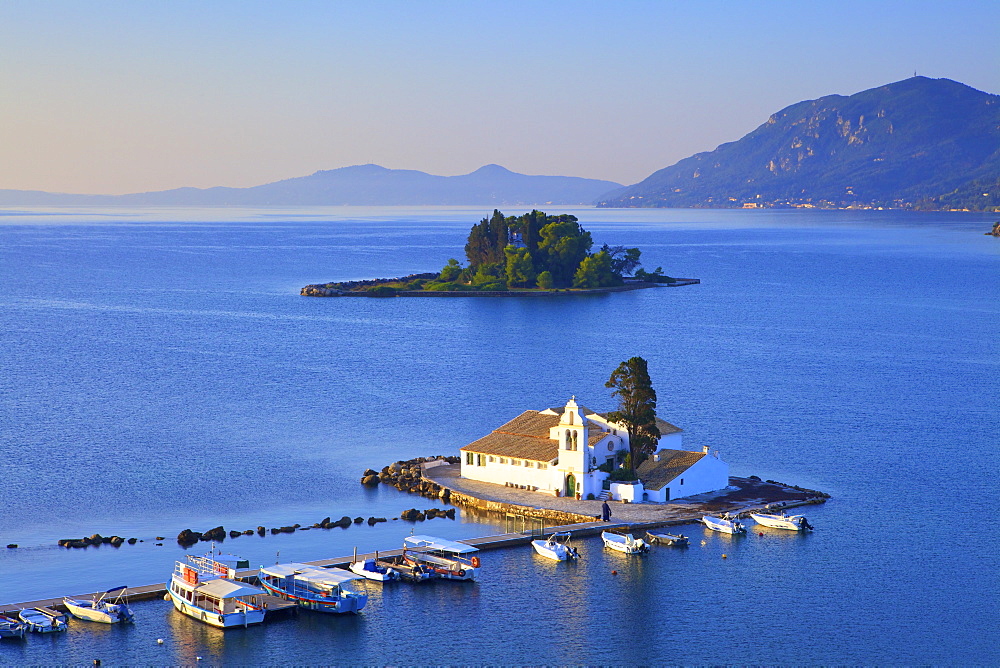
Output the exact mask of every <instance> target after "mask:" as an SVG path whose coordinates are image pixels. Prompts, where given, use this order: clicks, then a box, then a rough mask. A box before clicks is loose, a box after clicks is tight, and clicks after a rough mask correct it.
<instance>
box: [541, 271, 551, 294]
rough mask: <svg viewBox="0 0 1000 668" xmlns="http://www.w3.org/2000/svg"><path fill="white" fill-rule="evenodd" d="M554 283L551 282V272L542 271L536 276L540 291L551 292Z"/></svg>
mask: <svg viewBox="0 0 1000 668" xmlns="http://www.w3.org/2000/svg"><path fill="white" fill-rule="evenodd" d="M553 285H555V283H554V282H553V280H552V272H551V271H543V272H542V273H540V274H539V275H538V287H539V288H541V289H542V290H551V289H552V286H553Z"/></svg>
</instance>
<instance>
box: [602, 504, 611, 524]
mask: <svg viewBox="0 0 1000 668" xmlns="http://www.w3.org/2000/svg"><path fill="white" fill-rule="evenodd" d="M601 520H602V521H604V522H610V521H611V506H609V505H608V502H607V501H605V502H604V503H602V504H601Z"/></svg>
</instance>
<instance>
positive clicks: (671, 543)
mask: <svg viewBox="0 0 1000 668" xmlns="http://www.w3.org/2000/svg"><path fill="white" fill-rule="evenodd" d="M646 538H648V539H649V542H650V543H655V544H657V545H666V546H667V547H687V546H688V544H689V543H690V541H689V540H688V537H687V536H677V535H674V534H670V533H655V532H653V531H647V532H646Z"/></svg>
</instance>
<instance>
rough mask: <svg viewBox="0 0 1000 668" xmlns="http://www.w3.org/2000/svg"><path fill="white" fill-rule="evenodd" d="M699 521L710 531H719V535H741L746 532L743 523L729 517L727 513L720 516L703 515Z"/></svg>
mask: <svg viewBox="0 0 1000 668" xmlns="http://www.w3.org/2000/svg"><path fill="white" fill-rule="evenodd" d="M701 521H702V522H703V523H704V524H705V526H707V527H708V528H709V529H711V530H712V531H719V532H721V533H728V534H734V535H736V534H743V533H746V532H747V529H746V527H745V526H743V523H742V522H740V521H739V520H738V519H736V518H735V517H731V516H730V515H729V513H723V514H722V515H719V516H715V515H705V516H704V517H702V518H701Z"/></svg>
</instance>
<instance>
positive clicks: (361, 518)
mask: <svg viewBox="0 0 1000 668" xmlns="http://www.w3.org/2000/svg"><path fill="white" fill-rule="evenodd" d="M364 521H365V518H363V517H355V518H354V523H355V524H361V523H362V522H364Z"/></svg>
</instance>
